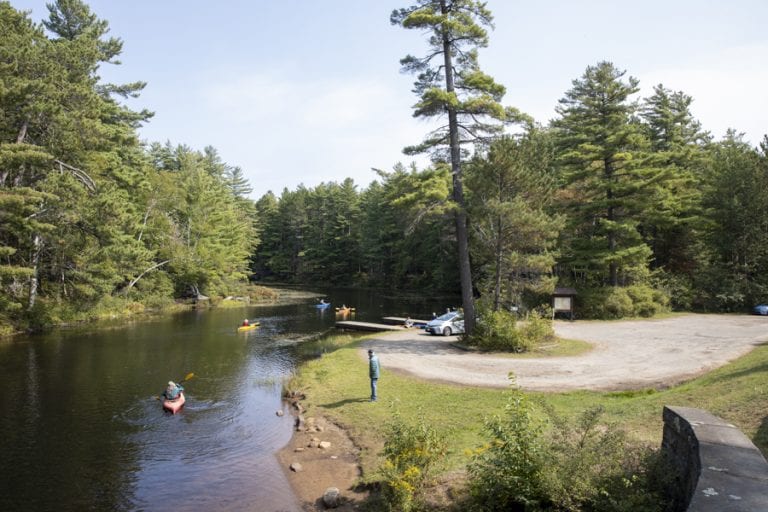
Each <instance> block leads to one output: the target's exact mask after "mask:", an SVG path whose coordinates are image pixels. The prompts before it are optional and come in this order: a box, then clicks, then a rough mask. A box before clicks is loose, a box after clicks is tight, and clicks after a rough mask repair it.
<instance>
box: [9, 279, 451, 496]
mask: <svg viewBox="0 0 768 512" xmlns="http://www.w3.org/2000/svg"><path fill="white" fill-rule="evenodd" d="M326 297H327V298H328V299H329V300H331V301H332V303H333V306H340V305H341V304H342V303H344V304H347V305H349V306H354V307H356V308H357V312H356V319H358V320H363V321H365V320H368V321H378V320H379V319H380V318H381V316H385V315H398V316H402V315H405V314H407V313H409V314H411V316H413V317H415V318H417V317H419V316H427V315H429V314H430V313H429V312H431V311H433V310H437V311H440V310H441V308H443V309H444V307H445V306H446V304H445V303H444V302H441V301H432V302H427V301H422V300H416V299H414V300H412V301H404V300H403V299H396V298H388V297H385V296H382V295H380V294H378V293H375V292H369V291H349V290H348V291H343V290H337V291H333V290H331V291H328V294H327V295H326ZM454 302H455V301H454ZM447 305H455V304H447ZM245 316H247V317H248V318H250V319H256V320H259V321H260V322H261V326H260V327H259V328H258V329H256V330H253V331H249V332H247V333H237V332H236V326H237V325H238V324H239V323H240V322H241V321H242V319H243V318H244V317H245ZM335 319H336V317H335V315H334V313H333V311H332V310H331V311H319V310H317V309H316V308H314V307H313V305H312V304H311V303H303V304H295V305H285V306H267V307H249V308H247V309H245V310H243V309H234V310H214V311H192V312H186V313H183V314H177V315H173V316H169V317H165V318H162V319H158V320H152V321H144V322H140V323H135V324H130V325H125V324H122V325H120V326H117V327H114V328H107V329H105V328H96V327H91V328H83V329H62V330H57V331H56V332H54V333H50V334H46V335H40V336H29V337H23V336H22V337H15V338H12V339H7V340H0V510H2V511H49V510H56V511H68V510H72V511H76V510H78V511H79V510H98V511H108V510H115V511H123V510H125V511H165V510H168V511H186V510H190V511H191V510H208V511H229V510H231V511H244V510H253V511H297V510H300V504H299V503H298V502H297V501H296V498H295V497H294V496H293V494H292V493H291V491H290V488H289V485H288V482H287V480H286V478H285V476H284V474H283V472H282V469H281V468H280V467H279V466H278V465H277V462H276V460H275V458H274V454H275V452H276V451H277V450H279V449H280V448H282V447H283V446H285V444H286V443H287V442H288V441H289V439H290V436H291V434H292V425H293V418H292V416H291V415H290V414H289V411H288V409H287V407H286V405H285V404H283V403H282V401H281V389H282V387H281V386H282V379H283V378H284V377H286V376H287V375H289V374H290V373H291V372H292V371H293V370H294V369H295V368H296V366H297V365H298V364H300V363H301V361H303V360H306V359H307V358H310V357H314V356H315V355H316V354H318V353H319V352H320V351H322V350H323V346H322V345H323V342H322V339H320V340H319V341H318V340H317V338H318V336H319V335H322V334H323V333H325V332H328V331H329V330H332V327H333V323H334V321H335ZM362 371H365V369H363V370H362ZM189 372H194V373H195V377H194V378H193V379H192V380H191V381H189V382H187V383H185V387H186V390H187V393H186V395H187V403H186V405H185V407H184V409H183V410H182V412H181V413H179V414H178V415H176V416H172V415H170V414H167V413H164V412H163V411H162V408H161V405H160V402H159V401H158V400H156V399H155V398H154V397H155V396H156V395H158V394H159V393H160V392H161V391H162V390H163V388H164V384H165V383H166V382H167V381H168V380H169V379H173V380H181V379H182V378H183V377H184V376H185V375H186V374H187V373H189ZM280 409H283V410H285V411H286V415H285V416H283V417H278V416H277V415H276V414H275V412H276V411H277V410H280Z"/></svg>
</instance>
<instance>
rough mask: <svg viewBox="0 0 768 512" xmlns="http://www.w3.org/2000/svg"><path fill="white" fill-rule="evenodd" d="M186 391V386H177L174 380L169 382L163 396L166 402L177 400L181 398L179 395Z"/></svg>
mask: <svg viewBox="0 0 768 512" xmlns="http://www.w3.org/2000/svg"><path fill="white" fill-rule="evenodd" d="M182 391H184V386H182V385H181V384H176V383H175V382H173V381H172V380H169V381H168V387H166V388H165V391H163V396H164V397H165V399H166V400H176V399H177V398H179V395H180V394H181V392H182Z"/></svg>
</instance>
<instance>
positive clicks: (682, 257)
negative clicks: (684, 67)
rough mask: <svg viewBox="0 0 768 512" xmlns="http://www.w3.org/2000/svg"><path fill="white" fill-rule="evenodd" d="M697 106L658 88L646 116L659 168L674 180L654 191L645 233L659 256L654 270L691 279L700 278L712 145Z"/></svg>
mask: <svg viewBox="0 0 768 512" xmlns="http://www.w3.org/2000/svg"><path fill="white" fill-rule="evenodd" d="M692 102H693V98H691V97H690V96H688V95H686V94H685V93H683V92H681V91H677V92H673V91H670V90H668V89H666V88H664V87H663V86H662V85H657V86H656V87H655V88H654V94H653V95H652V96H651V97H649V98H647V99H645V100H644V102H643V104H642V108H641V110H640V115H641V117H642V119H643V120H644V121H645V128H646V131H647V134H648V139H649V141H650V144H651V151H652V152H653V156H652V157H653V160H654V162H655V165H656V166H657V167H659V168H663V169H665V170H666V172H667V175H668V176H667V179H666V180H665V181H664V182H662V183H659V184H658V185H657V186H656V187H655V189H654V197H653V198H652V199H651V200H650V201H649V203H650V204H651V208H648V209H646V211H645V212H644V214H643V219H642V225H641V231H642V232H643V235H644V237H645V238H646V240H647V241H648V244H649V245H650V247H651V249H652V251H653V259H652V262H651V265H652V267H654V268H660V269H664V270H665V271H667V272H673V273H676V274H684V275H688V276H691V275H692V274H693V273H694V272H695V268H696V265H697V263H696V259H697V253H698V252H699V250H700V248H699V247H698V244H697V240H698V236H697V233H698V231H699V230H700V226H698V224H700V222H699V219H700V213H699V211H698V210H699V209H700V203H701V175H702V169H703V168H704V165H705V160H706V154H705V149H704V148H705V145H706V144H708V143H709V142H710V136H709V134H708V133H706V132H704V131H703V130H702V129H701V124H700V123H699V122H698V121H696V120H695V119H694V118H693V115H692V114H691V111H690V105H691V103H692Z"/></svg>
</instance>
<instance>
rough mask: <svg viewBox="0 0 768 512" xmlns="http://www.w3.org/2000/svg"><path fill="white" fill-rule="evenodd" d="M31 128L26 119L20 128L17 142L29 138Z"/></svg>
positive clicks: (19, 142)
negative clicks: (28, 133) (28, 131)
mask: <svg viewBox="0 0 768 512" xmlns="http://www.w3.org/2000/svg"><path fill="white" fill-rule="evenodd" d="M28 128H29V122H28V121H27V120H26V119H25V120H24V123H22V125H21V128H19V133H18V135H16V144H21V143H22V142H24V140H26V138H27V129H28Z"/></svg>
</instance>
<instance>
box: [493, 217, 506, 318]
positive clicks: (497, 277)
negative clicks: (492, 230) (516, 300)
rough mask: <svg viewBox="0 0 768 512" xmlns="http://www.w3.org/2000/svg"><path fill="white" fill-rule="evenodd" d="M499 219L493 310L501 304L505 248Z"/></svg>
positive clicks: (496, 309)
mask: <svg viewBox="0 0 768 512" xmlns="http://www.w3.org/2000/svg"><path fill="white" fill-rule="evenodd" d="M497 220H498V224H497V227H498V230H497V231H496V275H495V276H494V277H495V282H496V284H495V286H494V289H493V310H494V311H498V310H499V307H500V306H501V275H502V272H501V260H502V253H503V251H504V248H503V246H502V241H501V229H502V226H501V222H502V221H501V218H499V219H497Z"/></svg>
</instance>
